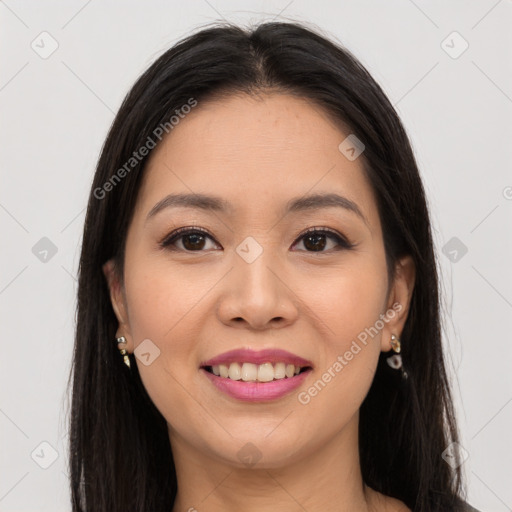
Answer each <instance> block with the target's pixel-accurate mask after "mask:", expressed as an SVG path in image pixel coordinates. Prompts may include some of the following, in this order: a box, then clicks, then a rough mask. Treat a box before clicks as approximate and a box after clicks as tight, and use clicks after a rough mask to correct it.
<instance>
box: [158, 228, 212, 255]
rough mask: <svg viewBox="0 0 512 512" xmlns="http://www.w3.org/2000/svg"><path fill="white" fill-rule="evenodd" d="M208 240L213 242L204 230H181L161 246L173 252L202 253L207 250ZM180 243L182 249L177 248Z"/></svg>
mask: <svg viewBox="0 0 512 512" xmlns="http://www.w3.org/2000/svg"><path fill="white" fill-rule="evenodd" d="M208 239H209V240H212V241H213V238H212V237H211V236H210V235H208V234H207V232H206V231H205V230H203V229H198V228H194V229H191V228H180V229H178V230H176V231H173V232H172V233H171V234H170V235H169V236H168V237H167V238H165V240H164V241H163V242H162V243H161V244H160V245H161V246H162V247H165V248H168V249H171V250H182V251H189V252H200V251H202V250H203V249H204V248H205V245H206V242H207V240H208ZM178 242H181V245H182V247H179V246H176V244H177V243H178Z"/></svg>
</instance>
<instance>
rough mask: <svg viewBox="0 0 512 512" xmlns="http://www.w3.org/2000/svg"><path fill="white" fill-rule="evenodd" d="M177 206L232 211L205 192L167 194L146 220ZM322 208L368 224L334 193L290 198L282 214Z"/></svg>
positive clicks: (357, 208)
mask: <svg viewBox="0 0 512 512" xmlns="http://www.w3.org/2000/svg"><path fill="white" fill-rule="evenodd" d="M178 207H185V208H195V209H199V210H205V211H213V212H219V213H233V207H232V205H231V203H229V202H228V201H226V200H225V199H222V198H221V197H217V196H209V195H206V194H169V195H168V196H166V197H164V198H163V199H162V200H161V201H158V203H156V204H155V206H153V208H151V210H150V212H149V213H148V215H147V217H146V221H148V220H149V219H150V218H151V217H154V216H155V215H156V214H157V213H159V212H161V211H162V210H165V209H167V208H178ZM322 208H343V209H344V210H347V211H350V212H352V213H354V214H356V215H357V216H358V217H360V218H361V219H362V220H363V221H364V222H365V224H367V225H369V224H368V220H367V219H366V217H365V216H364V215H363V213H362V212H361V210H360V208H359V206H358V205H357V204H356V203H355V202H354V201H352V200H350V199H348V198H346V197H343V196H340V195H338V194H334V193H327V194H312V195H308V196H303V197H298V198H294V199H291V200H290V201H288V202H287V203H286V206H285V209H284V215H286V214H287V213H296V212H303V211H310V210H319V209H322Z"/></svg>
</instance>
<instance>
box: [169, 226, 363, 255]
mask: <svg viewBox="0 0 512 512" xmlns="http://www.w3.org/2000/svg"><path fill="white" fill-rule="evenodd" d="M195 234H200V235H206V236H207V237H208V238H210V239H211V240H212V241H214V242H215V243H216V244H217V242H216V241H215V239H214V238H213V237H212V236H211V235H210V234H209V233H208V231H206V230H205V229H203V228H197V227H194V228H192V227H184V228H179V229H176V230H175V231H173V232H172V233H170V234H169V235H168V236H166V237H165V238H164V239H163V240H162V241H161V242H160V247H161V248H162V249H168V250H173V251H183V252H187V253H192V252H204V251H202V250H199V251H189V250H187V249H177V248H174V249H170V246H171V245H172V244H173V243H174V242H176V241H177V240H179V239H180V238H183V237H184V236H186V235H195ZM311 234H314V235H327V236H328V237H330V238H332V239H334V240H335V241H336V242H337V244H338V248H337V249H334V250H336V251H340V250H342V249H345V250H350V249H352V248H354V247H355V245H356V244H352V243H350V242H349V241H348V240H347V239H346V238H344V237H343V236H341V235H340V234H339V233H338V232H336V231H334V230H332V229H329V228H325V227H314V228H309V229H307V230H306V231H304V232H303V233H301V234H300V235H299V236H298V237H297V239H296V240H295V242H293V245H296V243H297V242H299V241H300V240H301V239H302V238H304V237H305V236H307V235H311ZM217 245H219V244H217ZM331 251H332V249H331V250H328V251H303V252H309V253H312V254H321V253H327V254H328V253H329V252H331Z"/></svg>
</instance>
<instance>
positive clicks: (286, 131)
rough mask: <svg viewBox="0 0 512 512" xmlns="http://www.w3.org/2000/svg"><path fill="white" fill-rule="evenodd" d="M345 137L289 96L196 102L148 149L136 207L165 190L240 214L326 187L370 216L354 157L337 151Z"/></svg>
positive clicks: (310, 106) (146, 206)
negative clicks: (208, 199) (201, 197)
mask: <svg viewBox="0 0 512 512" xmlns="http://www.w3.org/2000/svg"><path fill="white" fill-rule="evenodd" d="M348 135H349V133H344V132H343V131H341V129H340V127H339V126H337V125H336V124H335V123H334V122H333V121H332V120H331V119H330V118H329V116H328V115H327V114H326V113H325V111H324V110H323V109H322V108H321V107H319V106H317V105H316V104H314V103H313V102H311V101H309V100H306V99H302V98H298V97H295V96H290V95H285V94H277V93H274V94H265V95H263V96H260V97H258V98H254V97H250V96H248V95H245V94H238V95H233V96H230V97H224V98H222V99H219V100H215V101H207V102H204V103H203V104H201V103H200V102H199V104H198V105H197V106H196V107H195V109H194V110H192V111H191V112H190V113H189V114H187V115H186V116H184V118H182V119H180V121H179V123H178V124H177V125H175V126H174V128H173V129H172V131H171V132H170V133H169V135H167V136H166V138H164V139H163V141H162V142H161V143H160V144H159V145H158V146H157V148H155V150H153V153H152V155H151V158H150V160H149V162H148V164H147V167H146V170H145V176H144V180H143V183H142V189H141V191H140V195H139V202H138V208H139V209H141V210H142V211H143V212H144V213H145V214H147V213H148V212H149V211H150V210H151V208H152V207H153V206H154V204H155V203H156V202H157V201H159V200H161V199H162V198H163V197H164V196H165V195H167V194H170V193H175V192H180V193H204V194H209V195H215V196H220V197H222V198H225V200H226V202H227V205H228V210H229V213H231V214H233V215H242V214H243V213H244V211H245V210H247V209H248V208H250V207H251V206H259V207H260V209H261V207H262V205H265V206H268V207H269V208H271V209H273V207H274V206H275V207H278V208H282V205H283V203H288V201H289V199H290V198H292V197H293V198H296V197H298V196H305V195H309V194H314V193H326V192H334V193H338V194H340V195H343V196H344V197H346V198H348V199H350V200H352V201H354V202H356V203H357V204H358V205H359V207H360V209H361V210H362V211H363V213H364V214H365V216H366V217H367V218H368V219H372V217H373V221H375V218H374V216H375V215H376V206H375V198H374V196H373V191H372V189H371V185H370V183H369V182H368V180H367V178H366V175H365V173H364V172H363V163H362V158H358V159H356V160H353V161H351V160H349V159H347V158H346V156H345V155H344V154H343V153H341V152H340V150H339V145H340V143H341V142H342V141H343V140H344V139H345V138H346V137H347V136H348ZM252 213H254V211H253V212H252Z"/></svg>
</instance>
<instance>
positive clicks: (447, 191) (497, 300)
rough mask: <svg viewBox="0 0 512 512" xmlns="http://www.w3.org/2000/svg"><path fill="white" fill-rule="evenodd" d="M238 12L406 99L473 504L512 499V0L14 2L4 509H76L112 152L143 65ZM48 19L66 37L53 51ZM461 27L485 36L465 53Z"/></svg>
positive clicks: (3, 362)
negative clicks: (362, 69) (72, 499)
mask: <svg viewBox="0 0 512 512" xmlns="http://www.w3.org/2000/svg"><path fill="white" fill-rule="evenodd" d="M222 18H226V19H228V20H230V21H237V22H240V23H242V24H246V23H247V22H249V21H252V22H256V21H258V20H262V19H266V20H270V19H281V20H296V21H304V22H307V23H312V24H314V25H316V26H318V27H320V28H321V29H322V30H323V31H324V33H325V34H326V35H328V36H332V37H334V38H337V39H338V41H339V42H341V43H343V44H344V45H346V46H347V47H348V48H349V49H350V50H352V51H353V52H354V53H355V55H356V56H357V57H358V58H359V59H360V60H361V61H362V62H363V64H364V65H366V66H367V67H368V69H369V70H370V72H371V73H372V74H373V76H374V77H375V78H376V80H377V81H378V82H379V83H380V84H381V85H382V87H383V89H384V90H385V92H386V93H387V94H388V95H389V97H390V99H391V101H392V102H393V104H394V105H395V106H396V108H397V109H398V111H399V114H400V115H401V117H402V120H403V122H404V124H405V126H406V129H407V130H408V133H409V135H410V137H411V140H412V143H413V147H414V149H415V152H416V155H417V159H418V163H419V166H420V169H421V172H422V174H423V177H424V181H425V185H426V189H427V192H428V196H429V201H430V204H431V208H432V213H433V222H434V230H435V238H436V246H437V250H438V252H439V255H440V264H441V270H442V276H443V288H444V291H445V297H446V298H445V334H446V337H445V342H446V346H447V349H448V358H449V371H450V374H451V376H452V378H453V381H454V392H455V398H456V400H457V410H458V411H459V421H460V428H461V430H462V434H463V446H464V448H465V449H466V450H467V451H468V453H469V458H468V459H467V460H466V462H465V463H464V470H465V473H466V475H467V477H468V479H469V501H470V502H471V503H472V504H473V505H474V506H476V507H478V508H480V509H482V511H496V512H502V511H506V510H512V486H511V485H510V483H511V481H512V468H511V460H512V442H511V438H510V431H511V429H510V426H511V424H512V403H511V402H512V372H511V371H510V366H511V361H512V357H511V355H512V348H511V336H510V320H511V318H512V275H511V270H510V262H511V261H512V237H511V234H512V230H511V220H512V173H511V166H510V162H511V151H512V150H511V146H512V145H511V140H512V128H511V123H510V120H511V118H512V81H511V78H512V59H511V46H512V44H511V43H512V36H511V34H512V31H511V26H512V1H511V0H501V1H496V0H485V1H484V0H481V1H473V2H462V1H452V2H446V1H445V2H441V1H435V2H434V1H432V2H427V1H420V0H416V1H415V2H413V1H412V0H393V1H387V2H378V1H374V2H370V1H359V2H355V1H352V2H350V1H339V2H336V3H333V2H329V1H327V0H315V1H314V2H305V1H301V0H291V1H290V0H283V1H281V0H279V1H267V2H264V1H261V2H258V1H247V2H244V3H242V2H234V1H226V0H210V1H205V0H193V1H190V2H188V3H187V4H186V5H185V2H179V3H178V2H163V1H153V2H142V1H139V2H135V1H131V2H122V3H121V2H112V1H101V2H100V1H99V0H92V1H91V0H90V1H66V2H64V1H61V2H49V1H48V2H44V3H43V2H36V1H32V2H21V1H16V0H7V2H5V1H4V2H0V23H1V30H0V38H1V40H0V45H1V46H0V47H1V49H2V53H1V74H0V110H1V120H2V123H1V125H0V130H1V132H0V144H1V151H2V152H1V173H2V176H1V178H2V182H1V183H2V185H1V188H0V223H1V228H2V233H3V237H2V239H3V243H2V251H1V253H0V255H1V267H0V268H1V274H0V308H1V324H0V325H1V343H2V345H1V346H2V351H1V357H0V372H1V379H2V385H1V388H0V432H1V447H0V450H1V454H2V455H1V463H0V464H1V466H0V510H1V511H29V510H30V511H34V510H38V511H52V512H56V511H65V510H69V503H68V500H69V498H68V487H67V486H68V482H67V475H66V436H67V422H66V416H65V414H66V406H67V405H66V404H67V402H66V398H65V397H66V394H65V385H66V379H67V375H68V369H69V365H70V359H71V350H72V343H73V329H74V308H75V294H76V279H75V275H76V270H77V264H78V257H79V249H80V237H81V230H82V227H83V221H84V209H85V206H86V198H87V194H88V191H89V187H90V183H91V179H92V175H93V171H94V167H95V163H96V160H97V157H98V154H99V151H100V148H101V145H102V143H103V140H104V137H105V135H106V133H107V129H108V127H109V126H110V123H111V122H112V120H113V117H114V113H115V112H116V111H117V109H118V107H119V105H120V103H121V101H122V99H123V97H124V95H125V94H126V92H127V91H128V89H129V87H130V86H131V85H132V83H133V82H134V80H135V79H136V78H137V77H138V76H139V75H140V73H141V72H142V71H143V70H144V69H145V68H146V67H147V66H148V65H149V64H150V63H151V62H152V61H153V60H154V59H155V58H156V57H157V56H159V55H160V54H161V53H162V52H163V51H164V50H166V49H167V48H168V47H169V46H171V45H172V44H173V43H174V42H176V41H177V40H178V39H180V38H181V37H183V36H185V35H187V34H189V33H190V32H191V31H192V30H194V29H196V28H198V27H199V26H201V25H204V24H205V23H208V22H212V21H215V20H221V19H222ZM43 31H47V32H48V33H49V34H51V38H53V39H55V41H56V42H57V43H58V48H57V50H56V51H55V52H54V53H53V54H52V55H50V56H49V57H48V58H46V59H43V58H42V57H41V56H40V54H39V53H41V52H44V51H48V50H49V49H51V39H50V38H49V36H40V34H41V32H43ZM454 31H457V32H458V33H459V34H460V35H461V36H462V38H464V40H465V41H467V43H468V44H469V47H468V49H467V50H466V51H465V52H464V53H462V54H461V55H460V56H458V57H457V58H453V56H454V55H455V53H457V52H458V51H459V50H460V49H462V48H463V46H462V44H463V41H462V40H461V39H460V38H459V39H458V36H456V35H455V36H454V35H451V34H452V33H453V32H454ZM447 38H448V39H447ZM445 40H446V42H445V43H444V44H443V43H442V42H443V41H445ZM31 45H33V46H35V47H36V48H37V49H38V51H39V53H37V52H36V51H35V50H34V49H33V48H32V47H31ZM445 50H447V51H448V52H451V54H452V56H450V55H449V53H447V51H445ZM43 237H47V238H49V239H50V240H51V241H52V242H53V244H55V246H56V248H57V253H56V254H55V255H53V256H52V254H51V253H48V255H47V256H46V257H47V261H46V262H45V261H41V260H40V258H44V253H40V254H39V255H37V250H35V251H34V252H36V254H34V252H33V247H34V246H35V245H36V243H38V241H39V240H40V239H41V238H43ZM453 237H456V239H457V240H455V241H453V240H452V241H451V242H450V240H451V239H452V238H453ZM446 244H448V246H446ZM454 244H455V245H454ZM461 244H464V246H465V247H466V248H467V253H466V254H463V251H462V250H461V247H462V245H461ZM37 247H38V246H36V248H37ZM444 247H447V248H446V249H445V252H446V255H445V254H444V253H443V248H444ZM454 251H455V252H454ZM42 442H45V443H49V445H51V446H49V445H48V444H43V445H41V443H42ZM127 449H129V447H127ZM54 450H55V453H54ZM54 456H56V457H57V458H56V460H55V461H54V462H53V463H52V464H51V465H50V466H49V467H48V468H47V469H43V468H42V467H41V465H42V466H45V465H48V464H50V463H51V462H52V460H53V458H52V457H54ZM128 485H129V483H128Z"/></svg>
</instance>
